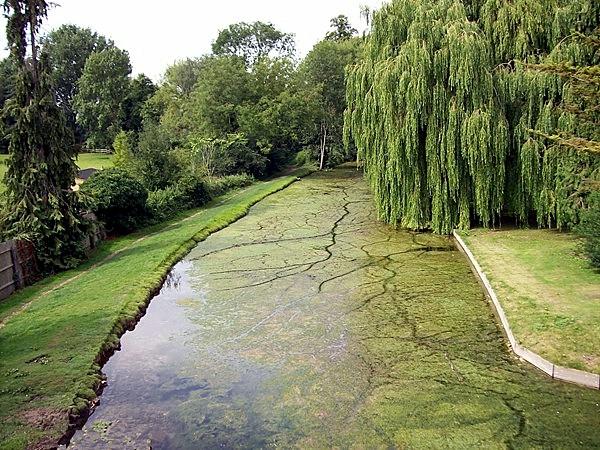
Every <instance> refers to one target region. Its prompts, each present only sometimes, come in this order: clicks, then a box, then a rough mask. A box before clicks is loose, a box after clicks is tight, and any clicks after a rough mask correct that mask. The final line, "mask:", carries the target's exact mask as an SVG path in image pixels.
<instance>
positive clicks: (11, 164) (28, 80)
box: [3, 0, 83, 271]
mask: <svg viewBox="0 0 600 450" xmlns="http://www.w3.org/2000/svg"><path fill="white" fill-rule="evenodd" d="M3 6H4V11H5V14H6V16H7V18H8V24H7V41H8V45H9V48H10V53H11V58H12V60H13V63H14V64H15V66H16V75H15V80H14V95H13V97H12V98H11V99H10V100H9V101H8V102H7V104H6V105H5V108H4V115H5V117H7V118H8V122H9V123H10V124H11V127H10V144H9V154H10V157H9V160H8V171H7V173H6V178H5V183H6V186H7V194H6V201H7V212H6V217H5V218H4V224H3V234H4V236H5V237H16V238H21V239H27V240H30V241H31V242H33V243H34V244H35V247H36V251H37V255H38V259H39V261H40V263H41V266H42V268H43V270H45V271H52V270H54V269H57V268H64V267H69V266H71V265H72V264H73V263H74V262H75V261H76V260H77V258H78V257H80V256H81V245H80V242H81V239H82V237H83V232H82V228H83V224H82V222H81V220H80V218H79V210H78V208H79V203H78V198H77V196H76V194H75V193H74V192H73V190H72V189H71V187H72V186H73V185H74V184H75V175H76V173H77V166H76V164H75V156H76V154H75V147H74V146H73V143H72V136H71V135H70V133H69V130H68V129H67V128H66V125H65V118H64V115H63V113H62V111H61V109H60V108H59V107H58V106H57V104H56V100H55V98H54V95H53V89H52V86H51V81H50V73H49V72H50V70H49V64H48V58H47V56H46V55H44V54H41V55H40V54H39V50H38V40H37V38H38V32H39V29H40V25H41V23H42V21H43V20H44V19H45V18H46V15H47V12H48V3H47V2H46V1H45V0H4V3H3ZM28 40H29V42H28Z"/></svg>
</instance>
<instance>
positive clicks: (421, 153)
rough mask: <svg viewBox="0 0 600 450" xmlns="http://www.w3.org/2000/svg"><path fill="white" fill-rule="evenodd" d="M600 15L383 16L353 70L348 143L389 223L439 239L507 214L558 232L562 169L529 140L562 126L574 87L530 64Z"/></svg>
mask: <svg viewBox="0 0 600 450" xmlns="http://www.w3.org/2000/svg"><path fill="white" fill-rule="evenodd" d="M599 15H600V5H599V4H598V3H596V2H595V1H594V0H577V1H567V0H564V1H561V0H512V1H508V0H472V1H464V2H463V1H460V0H437V1H436V0H396V1H393V2H391V3H390V4H387V5H386V6H384V7H383V8H382V9H381V10H380V11H378V12H377V13H376V14H375V15H374V18H373V25H372V32H371V34H370V36H369V37H368V38H367V43H366V46H365V53H364V56H363V59H362V61H361V63H359V64H358V65H356V66H353V67H351V68H350V69H349V71H348V72H349V73H348V82H347V103H348V109H347V110H346V113H345V139H346V142H349V141H350V140H351V139H352V140H354V142H355V144H356V146H357V148H358V150H359V158H361V159H362V160H363V162H364V166H365V172H366V175H367V178H368V180H369V182H370V184H371V186H372V189H373V192H374V196H375V199H376V204H377V207H378V211H379V214H380V217H381V218H382V219H383V220H386V221H388V222H391V223H397V224H399V225H401V226H403V227H407V228H415V229H422V228H432V229H433V230H435V231H437V232H440V233H448V232H450V231H451V230H452V229H453V228H455V227H461V228H467V227H469V226H470V224H471V222H472V221H476V222H478V223H482V224H484V225H486V226H489V225H493V224H495V223H496V221H498V220H499V218H500V217H501V216H503V215H506V214H511V215H514V216H515V217H516V218H517V220H521V221H525V220H527V219H528V218H529V216H530V215H532V214H533V215H534V216H536V217H537V218H538V220H539V222H540V223H548V224H550V223H554V224H557V223H559V222H560V220H559V214H558V209H559V206H558V203H559V202H557V200H556V198H557V195H559V194H558V191H560V186H559V185H560V182H559V181H557V179H558V178H559V177H557V171H558V168H559V166H561V163H560V162H558V161H557V158H558V156H557V155H556V154H554V153H553V152H551V151H548V152H546V150H547V148H545V145H544V143H543V142H541V141H540V140H539V139H534V138H532V136H531V132H530V130H532V129H541V130H544V127H545V129H547V130H548V131H549V130H550V128H551V126H553V124H552V123H550V122H552V121H556V120H557V119H556V117H555V114H553V107H554V105H556V104H557V103H559V102H560V99H561V97H562V95H563V90H564V81H563V80H562V79H561V77H559V76H555V75H552V74H540V73H535V72H532V71H528V70H526V69H525V67H524V65H525V64H527V63H537V62H539V61H540V60H542V59H543V58H545V57H546V55H548V54H549V53H550V52H551V50H552V49H553V48H554V47H556V46H557V44H558V43H559V42H560V41H561V40H562V39H564V38H565V37H566V36H568V34H569V33H572V32H573V31H575V30H578V29H586V28H589V27H593V26H594V25H597V24H598V23H599V22H600V21H599V20H598V17H599ZM584 56H585V55H580V54H576V55H573V57H579V58H581V57H584ZM515 61H522V62H523V63H517V62H515ZM563 194H564V193H560V195H563Z"/></svg>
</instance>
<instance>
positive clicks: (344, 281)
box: [71, 169, 600, 449]
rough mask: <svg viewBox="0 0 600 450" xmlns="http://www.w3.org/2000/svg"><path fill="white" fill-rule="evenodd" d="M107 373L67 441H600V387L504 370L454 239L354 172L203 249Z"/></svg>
mask: <svg viewBox="0 0 600 450" xmlns="http://www.w3.org/2000/svg"><path fill="white" fill-rule="evenodd" d="M103 370H104V372H105V374H106V375H107V380H108V385H107V387H106V389H105V390H104V392H103V394H102V397H101V402H100V405H99V406H98V408H97V410H96V411H95V413H94V414H93V415H92V417H90V419H89V420H88V423H87V424H86V426H85V427H84V429H83V430H82V431H80V432H78V433H77V434H76V435H75V437H74V438H73V441H72V444H71V447H72V448H82V449H86V448H153V449H169V448H190V449H191V448H269V447H282V448H290V447H299V448H330V447H337V448H394V447H398V448H402V447H407V446H408V447H430V448H431V447H435V448H440V447H450V448H469V447H470V448H482V447H484V448H506V447H531V446H534V447H535V446H537V447H543V446H556V447H570V448H572V447H577V446H580V447H582V448H591V447H594V446H597V445H600V444H599V443H600V407H599V406H598V405H599V403H600V394H599V393H598V392H594V391H588V390H585V389H580V388H576V387H572V386H567V385H563V384H559V383H556V382H553V381H551V380H548V379H546V378H545V377H543V376H542V375H540V374H538V373H537V372H535V371H533V370H532V369H530V368H528V367H527V366H525V365H522V364H521V363H519V362H517V361H516V360H515V359H513V358H512V357H511V356H510V355H509V353H508V352H507V350H506V346H505V343H504V340H503V339H502V336H501V334H500V333H499V331H498V329H497V327H496V325H495V321H494V317H493V315H492V312H491V310H490V308H489V306H488V305H487V303H486V302H485V300H484V298H483V295H482V293H481V290H480V288H479V286H478V285H477V283H476V281H475V279H474V278H473V276H472V274H471V272H470V270H469V267H468V265H467V263H466V261H465V260H464V258H463V257H462V255H460V254H459V253H458V252H456V251H454V249H453V247H452V244H451V242H450V241H449V240H447V239H446V238H443V237H436V236H432V235H428V234H416V233H409V232H404V231H396V230H393V229H391V228H390V227H387V226H385V225H382V224H380V223H378V222H377V220H376V216H375V213H374V211H373V208H372V206H371V201H370V194H369V191H368V189H367V187H366V186H365V184H364V183H363V181H362V180H361V179H360V177H359V175H358V174H357V173H356V171H354V170H352V169H340V170H336V171H333V172H330V173H326V174H318V175H315V176H312V177H309V178H307V179H304V180H302V181H301V182H298V183H296V184H294V185H293V186H291V187H290V188H288V189H286V190H285V191H283V192H281V193H279V194H275V195H273V196H271V197H269V198H267V199H266V200H264V201H263V202H261V203H260V204H259V205H257V206H256V207H254V208H253V209H252V211H251V212H250V214H249V215H248V216H247V217H246V218H244V219H242V220H240V221H238V222H237V223H235V224H233V225H231V226H230V227H228V228H226V229H225V230H222V231H221V232H219V233H216V234H214V235H212V236H211V237H209V238H208V239H207V240H206V241H205V242H202V243H200V244H199V245H198V246H197V247H196V248H195V249H194V250H193V251H192V252H191V253H190V254H189V255H188V256H187V257H186V258H185V260H184V261H182V262H181V263H179V264H178V265H177V266H176V267H175V268H174V269H173V271H172V273H171V275H170V277H169V279H168V281H167V283H166V284H165V286H164V287H163V289H162V290H161V292H160V294H159V295H158V296H157V297H156V298H154V299H153V300H152V302H151V304H150V307H149V309H148V312H147V314H146V316H145V317H144V318H143V319H142V320H141V321H140V323H139V324H138V326H137V327H136V329H135V330H134V331H133V332H128V333H126V334H125V336H123V338H122V349H121V351H119V352H117V353H116V354H115V355H114V356H113V357H112V358H111V359H110V361H109V362H108V363H107V364H106V366H105V367H104V369H103Z"/></svg>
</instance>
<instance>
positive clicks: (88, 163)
mask: <svg viewBox="0 0 600 450" xmlns="http://www.w3.org/2000/svg"><path fill="white" fill-rule="evenodd" d="M112 157H113V156H112V155H110V154H106V153H81V154H80V155H79V157H78V158H77V165H78V166H79V168H80V169H90V168H94V169H104V168H106V167H111V166H112V164H113V163H112ZM7 159H8V155H0V192H4V181H3V180H4V174H5V173H6V169H7V167H6V160H7Z"/></svg>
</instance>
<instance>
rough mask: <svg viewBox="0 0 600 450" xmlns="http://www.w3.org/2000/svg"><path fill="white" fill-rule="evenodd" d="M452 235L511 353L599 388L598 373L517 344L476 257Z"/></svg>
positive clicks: (557, 375) (555, 374)
mask: <svg viewBox="0 0 600 450" xmlns="http://www.w3.org/2000/svg"><path fill="white" fill-rule="evenodd" d="M452 235H453V236H454V242H455V244H456V246H457V247H458V249H459V250H460V251H461V252H463V253H464V254H465V255H466V256H467V259H468V260H469V263H470V265H471V268H472V270H473V272H474V273H475V274H476V275H477V277H478V278H479V280H480V281H481V283H482V284H483V287H484V290H485V293H486V295H487V297H488V298H489V299H490V300H491V301H492V304H493V305H494V310H495V313H496V316H497V317H498V318H499V319H500V323H501V324H502V328H503V330H504V334H505V335H506V337H507V338H508V342H509V344H510V348H511V350H512V351H513V353H515V354H516V355H517V356H518V357H519V358H521V359H522V360H524V361H527V362H528V363H530V364H532V365H533V366H535V367H537V368H538V369H540V370H541V371H542V372H544V373H545V374H546V375H548V376H550V377H552V378H553V379H555V380H561V381H566V382H568V383H573V384H577V385H580V386H585V387H587V388H591V389H600V374H596V373H591V372H584V371H583V370H577V369H570V368H568V367H562V366H559V365H556V364H554V363H552V362H550V361H548V360H547V359H544V358H542V357H541V356H540V355H538V354H537V353H535V352H532V351H531V350H529V349H527V348H525V347H523V346H522V345H520V344H519V342H518V341H517V339H516V338H515V335H514V333H513V332H512V329H511V328H510V323H509V322H508V319H507V318H506V314H505V312H504V309H503V308H502V305H501V304H500V300H498V296H497V295H496V293H495V292H494V289H493V288H492V285H491V284H490V282H489V280H488V279H487V276H486V275H485V273H484V272H483V269H482V268H481V266H480V265H479V263H478V262H477V259H476V258H475V256H474V255H473V253H472V252H471V250H469V247H467V244H465V242H464V241H463V240H462V238H461V237H460V235H459V234H458V232H457V231H456V230H454V231H453V232H452Z"/></svg>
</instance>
